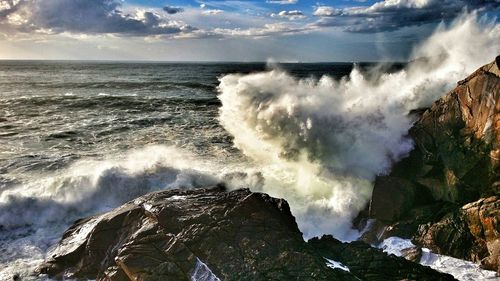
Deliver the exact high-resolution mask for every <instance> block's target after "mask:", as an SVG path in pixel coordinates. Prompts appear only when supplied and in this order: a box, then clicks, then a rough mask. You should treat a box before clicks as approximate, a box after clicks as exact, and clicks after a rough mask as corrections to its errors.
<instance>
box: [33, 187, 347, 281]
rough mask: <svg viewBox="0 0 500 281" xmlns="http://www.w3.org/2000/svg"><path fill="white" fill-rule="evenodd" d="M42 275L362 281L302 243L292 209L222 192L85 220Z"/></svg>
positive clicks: (167, 199) (158, 196)
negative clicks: (329, 265) (335, 267)
mask: <svg viewBox="0 0 500 281" xmlns="http://www.w3.org/2000/svg"><path fill="white" fill-rule="evenodd" d="M39 271H40V272H41V273H46V274H48V275H49V276H56V277H62V276H67V277H72V278H77V279H78V278H79V279H97V280H134V281H136V280H190V278H191V276H193V275H196V274H201V275H203V274H206V273H207V272H209V271H211V273H210V274H212V273H213V274H214V275H215V276H217V277H218V278H220V279H221V280H356V279H355V277H354V276H353V275H352V274H350V273H347V272H344V271H341V270H338V269H335V270H333V269H330V268H328V267H327V266H326V263H325V260H324V258H323V257H321V256H320V255H318V254H317V253H315V252H314V251H313V250H312V249H311V248H310V247H309V246H308V245H307V244H306V243H305V242H304V240H303V238H302V233H301V232H300V231H299V229H298V227H297V224H296V222H295V219H294V217H293V216H292V214H291V213H290V209H289V206H288V203H287V202H286V201H284V200H282V199H275V198H272V197H270V196H268V195H266V194H262V193H252V192H250V191H249V190H247V189H244V190H236V191H231V192H226V191H225V190H224V188H222V187H216V188H210V189H197V190H172V191H162V192H155V193H151V194H148V195H145V196H142V197H139V198H137V199H135V200H133V201H131V202H129V203H126V204H125V205H123V206H121V207H119V208H117V209H115V210H112V211H110V212H108V213H105V214H102V215H96V216H93V217H89V218H86V219H83V220H79V221H77V222H76V223H75V224H74V225H73V226H72V227H71V228H70V229H68V230H67V231H66V233H65V234H64V236H63V238H62V240H61V242H60V243H59V245H58V247H57V248H56V249H55V250H54V251H53V253H52V254H51V255H50V258H49V259H48V260H47V261H46V262H45V263H44V264H43V265H42V266H41V267H40V268H39ZM200 271H202V273H200ZM203 272H204V273H203Z"/></svg>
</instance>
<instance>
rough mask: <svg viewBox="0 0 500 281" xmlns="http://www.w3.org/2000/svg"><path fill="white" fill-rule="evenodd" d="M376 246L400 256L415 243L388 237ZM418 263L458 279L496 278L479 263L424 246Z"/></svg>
mask: <svg viewBox="0 0 500 281" xmlns="http://www.w3.org/2000/svg"><path fill="white" fill-rule="evenodd" d="M378 247H379V248H381V249H382V250H383V251H384V252H386V253H387V254H394V255H396V256H401V252H402V250H404V249H408V248H413V247H415V245H414V244H413V243H412V242H411V240H410V239H403V238H400V237H389V238H387V239H385V240H384V241H382V243H381V244H380V245H379V246H378ZM420 264H422V265H426V266H430V267H431V268H433V269H435V270H438V271H441V272H444V273H449V274H451V275H453V277H455V278H456V279H458V280H460V281H484V280H498V277H497V275H496V272H494V271H490V270H484V269H481V268H480V267H479V265H477V264H475V263H473V262H470V261H464V260H461V259H457V258H453V257H450V256H445V255H439V254H435V253H432V252H431V251H430V250H429V249H426V248H423V249H422V257H421V259H420Z"/></svg>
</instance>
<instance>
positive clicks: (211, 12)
mask: <svg viewBox="0 0 500 281" xmlns="http://www.w3.org/2000/svg"><path fill="white" fill-rule="evenodd" d="M223 12H224V11H223V10H219V9H211V10H205V11H202V12H201V14H202V15H205V16H215V15H219V14H222V13H223Z"/></svg>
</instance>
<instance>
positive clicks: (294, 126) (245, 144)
mask: <svg viewBox="0 0 500 281" xmlns="http://www.w3.org/2000/svg"><path fill="white" fill-rule="evenodd" d="M499 36H500V25H498V24H495V23H486V22H481V21H480V20H479V19H478V18H477V16H476V15H475V14H466V15H464V16H462V17H461V18H459V19H457V20H456V21H455V22H454V23H453V24H452V25H451V26H449V27H446V26H444V25H441V26H439V27H438V29H437V30H436V32H435V33H434V34H433V35H432V36H431V37H430V38H429V39H428V40H426V41H425V42H424V43H423V44H421V45H420V46H419V47H417V48H416V49H415V51H414V52H413V55H412V58H413V59H417V60H416V61H414V62H413V63H411V64H409V65H408V67H406V68H405V69H403V70H401V71H398V72H395V73H391V74H382V75H375V76H374V77H375V78H373V79H370V78H368V77H367V76H365V75H363V73H362V72H361V71H360V70H359V69H357V68H355V69H354V70H353V71H352V73H351V74H350V75H349V77H348V78H345V79H342V80H340V81H337V80H335V79H333V78H331V77H328V76H324V77H322V78H321V79H319V80H314V79H301V80H298V79H296V78H294V77H292V76H291V75H289V74H288V73H286V72H285V71H283V70H280V69H279V68H275V69H272V70H269V71H267V72H262V73H253V74H247V75H242V74H231V75H226V76H224V77H222V78H221V79H220V86H219V89H220V93H221V94H220V96H219V98H220V100H221V101H222V108H221V110H220V121H221V124H222V125H223V126H224V128H225V129H226V130H227V131H229V132H230V133H231V134H232V135H233V136H234V143H235V145H236V147H238V148H239V149H240V150H242V151H243V153H244V154H245V155H247V156H248V157H249V158H251V159H252V160H253V161H254V162H255V163H256V165H257V166H258V167H259V168H260V170H261V171H262V173H263V176H264V179H265V184H264V187H263V190H264V191H265V192H268V193H270V194H271V195H274V196H279V197H284V198H286V199H287V200H288V201H289V202H290V204H291V207H292V211H293V213H294V215H295V216H296V217H297V219H298V223H299V226H300V228H301V230H302V231H303V232H304V233H305V236H306V237H310V236H315V235H318V234H322V233H333V234H335V236H336V237H339V238H340V239H347V240H348V239H352V238H353V237H355V236H356V232H354V231H352V230H351V229H350V222H351V219H352V218H353V216H355V215H357V213H358V212H359V211H360V210H361V209H362V208H363V207H364V206H365V204H366V203H367V201H368V200H369V198H370V196H371V189H372V181H373V179H374V178H375V176H376V175H379V174H384V173H387V172H388V171H389V170H390V168H391V165H392V164H393V163H394V161H397V160H399V159H401V158H402V157H404V156H405V155H406V154H407V153H408V152H409V151H410V150H411V149H412V147H413V144H412V141H411V139H409V138H408V137H406V136H407V133H408V130H409V128H410V127H411V125H412V122H413V121H414V119H413V118H412V116H410V115H409V112H410V111H411V110H412V109H417V108H421V107H427V106H429V105H430V104H431V103H432V102H433V101H435V100H436V99H438V98H439V97H441V96H442V95H443V94H445V93H446V92H447V91H448V90H450V89H452V88H453V87H454V85H455V84H456V82H457V81H458V80H461V79H463V78H465V77H466V76H467V75H469V74H470V73H471V72H472V71H474V70H476V69H477V68H478V67H480V66H481V65H483V64H485V63H488V62H490V61H491V60H493V59H494V58H495V56H496V55H497V54H498V51H499V49H498V48H499V46H498V38H499ZM370 77H371V76H370Z"/></svg>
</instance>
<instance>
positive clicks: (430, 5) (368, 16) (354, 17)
mask: <svg viewBox="0 0 500 281" xmlns="http://www.w3.org/2000/svg"><path fill="white" fill-rule="evenodd" d="M499 7H500V2H499V1H496V0H472V1H470V0H385V1H380V2H376V3H374V4H373V5H371V6H366V7H349V8H343V9H337V8H334V7H331V6H318V7H316V9H315V11H314V13H313V14H314V15H315V16H317V17H320V20H319V21H317V22H316V23H315V24H314V25H316V26H319V27H326V26H332V27H341V28H343V29H344V30H345V31H348V32H360V33H368V32H384V31H392V30H397V29H399V28H402V27H405V26H414V25H421V24H426V23H431V22H437V21H440V20H447V19H452V18H455V17H457V16H458V15H459V14H461V13H462V12H463V10H464V8H467V9H469V10H473V9H488V8H489V9H498V8H499Z"/></svg>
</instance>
